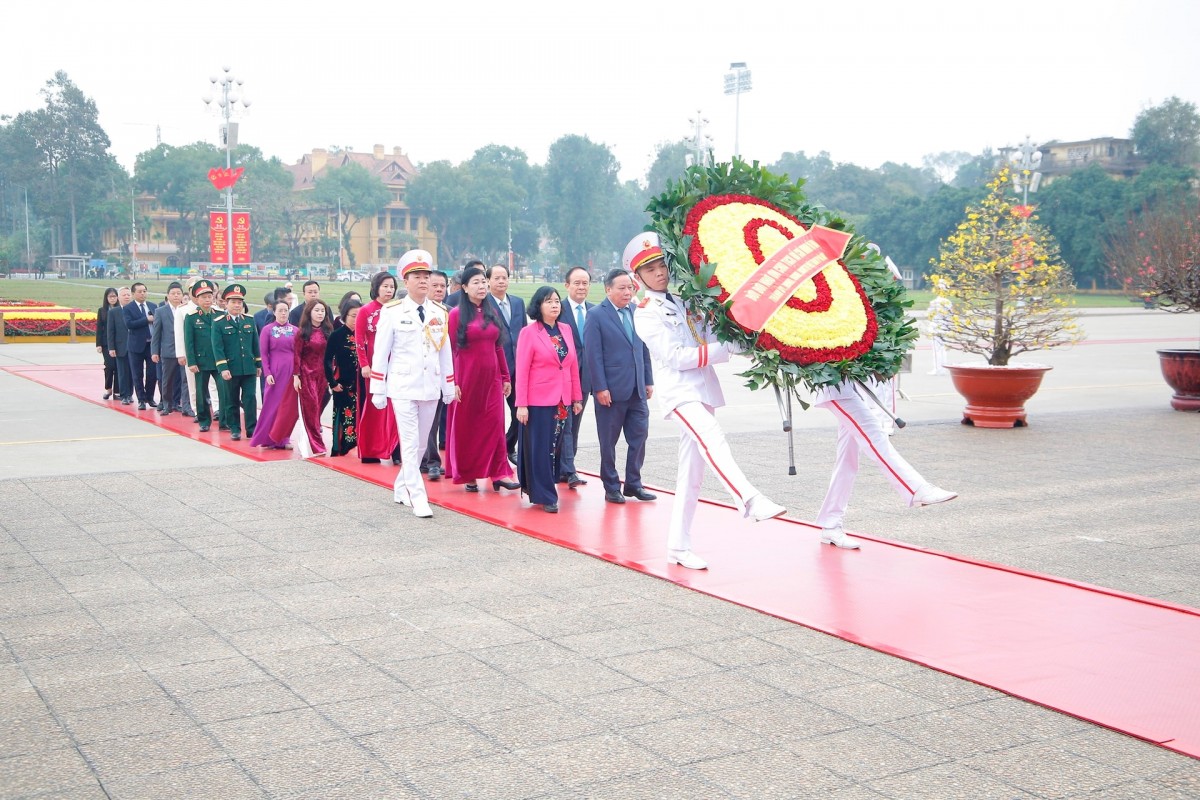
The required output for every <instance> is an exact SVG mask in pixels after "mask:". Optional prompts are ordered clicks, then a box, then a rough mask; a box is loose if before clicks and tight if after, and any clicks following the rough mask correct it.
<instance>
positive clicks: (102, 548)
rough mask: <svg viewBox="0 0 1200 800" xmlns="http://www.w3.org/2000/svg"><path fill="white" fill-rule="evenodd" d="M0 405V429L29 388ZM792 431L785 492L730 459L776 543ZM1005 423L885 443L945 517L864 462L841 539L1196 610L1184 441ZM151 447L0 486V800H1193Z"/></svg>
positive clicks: (986, 716) (380, 517)
mask: <svg viewBox="0 0 1200 800" xmlns="http://www.w3.org/2000/svg"><path fill="white" fill-rule="evenodd" d="M3 385H4V394H5V395H6V397H5V398H0V409H2V410H4V412H5V413H9V409H10V408H11V406H10V405H9V404H10V403H11V404H17V403H19V401H20V399H22V398H24V399H25V400H27V401H28V402H26V403H25V405H26V406H36V405H37V401H38V400H39V399H40V398H42V396H43V395H42V394H41V393H42V392H46V391H48V390H42V389H39V388H38V387H34V386H33V385H32V384H28V382H25V381H22V380H20V379H15V378H13V379H8V380H6V381H5V382H4V384H3ZM14 392H15V393H17V395H19V397H17V396H15V395H14ZM31 398H32V399H31ZM74 402H76V403H78V401H74ZM917 402H920V401H919V400H918V401H917ZM77 410H78V413H80V414H84V415H87V414H90V413H91V407H88V406H86V405H84V404H82V403H78V409H77ZM96 411H97V412H98V413H100V414H101V415H102V416H101V417H98V418H97V419H96V420H95V421H94V422H92V423H90V424H93V425H94V426H101V425H106V424H111V425H117V426H125V425H127V424H128V423H127V422H126V421H125V420H116V418H117V417H118V416H119V415H113V414H111V412H104V411H103V410H99V409H97V410H96ZM53 413H55V414H69V415H70V414H72V412H71V411H70V409H69V408H67V409H64V408H63V407H54V410H53ZM809 413H810V414H816V415H819V414H824V413H825V412H819V411H814V412H809ZM34 416H35V417H36V416H37V413H36V412H34ZM109 418H112V421H108V422H106V420H109ZM88 419H91V418H90V417H88ZM815 420H819V416H818V417H814V418H809V419H806V424H808V423H811V424H812V425H813V427H811V428H808V427H802V428H801V429H799V430H797V433H796V438H795V444H796V452H797V468H798V474H797V475H796V476H794V477H793V476H788V475H787V474H786V450H785V449H784V447H783V445H782V441H783V439H782V437H781V435H780V434H778V433H775V432H767V431H759V432H746V433H738V434H736V435H735V436H733V437H732V439H733V446H734V448H735V451H736V453H737V456H738V458H739V461H740V463H741V464H742V466H743V467H744V469H745V470H746V471H747V473H749V474H751V475H753V476H754V478H755V480H756V481H758V483H759V484H760V485H761V487H762V488H764V489H766V490H767V491H768V492H770V493H771V494H773V495H774V496H776V497H777V498H778V499H780V500H781V501H782V502H785V503H787V504H788V506H789V508H791V509H792V512H791V513H792V515H793V516H796V517H799V518H811V516H812V514H813V513H814V512H815V509H816V506H817V504H818V503H819V502H820V498H821V495H822V492H823V488H824V484H825V482H826V480H827V478H828V472H829V468H830V464H831V462H832V457H833V437H832V428H831V427H820V426H819V423H817V422H815ZM1033 422H1034V425H1033V427H1030V428H1028V429H1023V430H1018V431H977V430H973V429H969V428H965V427H963V426H960V425H958V424H957V422H954V421H951V420H948V419H945V418H943V419H941V420H930V421H918V422H914V423H913V424H911V425H910V426H909V428H907V429H906V430H905V431H903V432H901V433H899V434H897V438H896V439H895V442H896V444H897V446H898V447H899V448H900V449H901V451H902V452H903V453H904V454H905V456H906V457H907V458H908V459H909V460H910V461H912V462H913V463H914V464H915V465H916V466H917V467H918V469H920V470H922V471H923V472H925V473H926V475H927V477H929V478H931V479H933V480H935V481H936V482H938V483H940V484H942V485H944V486H947V487H949V488H953V489H956V490H958V491H960V492H962V493H963V496H962V498H960V499H959V500H956V501H955V502H953V503H950V504H948V505H945V506H939V507H934V508H929V509H923V510H920V511H915V510H909V509H905V508H903V506H902V505H901V504H900V503H899V502H898V500H897V498H896V497H895V495H894V494H892V492H891V490H890V489H889V488H888V487H887V485H886V484H885V483H884V482H883V480H882V479H881V478H880V477H878V476H877V475H876V474H874V473H873V472H872V471H871V470H869V469H864V471H863V473H862V476H861V478H860V483H859V486H858V488H857V491H856V494H855V498H854V504H853V507H852V510H851V516H850V519H849V525H850V526H851V527H853V528H860V529H863V530H868V531H875V532H880V533H884V532H886V535H887V536H889V537H890V538H894V539H899V540H903V541H907V542H911V543H914V544H918V545H921V546H925V547H931V548H935V549H940V550H947V551H952V552H956V553H962V554H964V555H968V556H972V557H976V558H982V559H987V560H991V561H997V562H1002V563H1006V564H1012V565H1015V566H1018V567H1022V568H1026V569H1032V570H1036V571H1041V572H1047V573H1052V574H1055V575H1061V576H1064V577H1068V578H1072V579H1076V580H1081V581H1086V582H1089V583H1095V584H1100V585H1104V586H1110V587H1113V588H1117V589H1122V590H1126V591H1131V592H1136V593H1139V594H1145V595H1149V596H1153V597H1159V598H1163V599H1166V600H1170V601H1173V602H1177V603H1184V604H1188V605H1193V606H1200V588H1198V586H1197V580H1196V575H1197V572H1198V571H1200V531H1197V527H1196V523H1195V519H1196V509H1197V508H1200V488H1198V487H1200V481H1198V480H1197V479H1198V478H1200V447H1197V444H1200V415H1186V414H1179V413H1175V412H1172V411H1170V410H1169V408H1167V407H1166V405H1165V399H1164V398H1163V397H1159V398H1158V401H1157V402H1155V403H1154V404H1153V405H1148V406H1131V407H1128V408H1106V409H1105V410H1103V412H1098V411H1097V410H1096V409H1094V408H1091V409H1084V410H1080V411H1064V410H1052V411H1046V412H1044V413H1040V414H1039V415H1038V416H1037V417H1036V418H1034V419H1033ZM2 425H3V420H0V426H2ZM21 427H22V431H23V432H22V433H21V435H20V436H19V437H18V436H17V433H16V432H15V431H13V430H4V438H5V439H6V441H16V440H17V439H18V438H20V439H21V440H24V439H29V438H32V437H31V436H30V434H29V433H28V430H25V429H26V428H28V427H29V426H28V425H27V424H26V423H22V426H21ZM31 429H36V430H39V431H41V432H42V433H45V431H46V430H48V429H49V428H48V427H47V426H45V425H41V426H40V427H39V426H36V425H35V426H33V428H31ZM96 431H97V432H102V433H109V431H108V430H107V429H105V430H100V428H98V427H97V428H96ZM128 433H129V432H128V431H126V430H125V429H124V427H120V428H119V430H116V432H115V433H113V435H117V436H122V435H127V434H128ZM155 441H156V442H158V443H159V444H158V445H157V446H160V447H164V448H167V449H169V450H170V453H169V456H168V455H164V456H163V458H162V460H161V461H156V460H153V459H139V458H131V457H130V456H129V454H130V453H139V452H141V450H140V448H141V447H143V445H144V442H143V441H139V440H131V441H129V442H125V443H124V444H121V442H120V441H118V442H117V443H116V444H115V445H114V446H121V447H123V448H124V449H122V450H120V451H119V452H120V453H121V454H124V457H125V458H126V459H127V460H126V462H125V463H124V464H123V465H121V466H120V467H116V466H114V467H110V468H109V471H105V472H94V471H92V472H88V471H81V474H74V475H45V476H42V477H24V478H21V477H17V478H12V479H9V480H0V509H2V511H0V643H2V648H0V717H2V719H3V724H0V798H34V797H36V798H85V799H89V800H90V799H91V798H192V797H194V798H206V799H208V798H221V799H222V800H223V799H224V798H231V799H232V798H243V797H245V798H263V797H266V798H439V799H440V798H454V797H470V798H504V799H505V800H508V799H510V798H511V799H515V798H564V799H574V798H689V799H690V798H729V797H737V798H754V799H757V798H808V797H814V798H818V797H819V798H822V800H851V799H858V798H957V797H961V798H1030V797H1033V798H1085V797H1087V798H1118V799H1120V798H1154V800H1160V799H1161V800H1177V799H1178V798H1200V762H1197V761H1195V760H1193V759H1189V758H1187V757H1184V756H1180V755H1177V754H1174V753H1171V752H1169V751H1166V750H1163V749H1160V748H1157V747H1154V746H1152V745H1149V744H1145V743H1143V742H1140V741H1137V740H1134V739H1131V738H1129V737H1126V736H1123V735H1120V734H1117V733H1113V732H1111V731H1107V730H1104V729H1101V728H1098V727H1096V726H1094V725H1090V724H1088V723H1084V722H1081V721H1078V720H1075V719H1072V718H1070V717H1067V716H1064V715H1061V714H1058V713H1056V712H1053V711H1050V710H1047V709H1043V708H1040V707H1038V706H1034V705H1031V704H1028V703H1025V702H1022V701H1019V700H1015V699H1012V698H1009V697H1007V696H1005V695H1002V694H1000V693H998V692H995V691H992V690H989V689H986V688H983V687H980V686H977V685H975V684H972V683H970V682H967V681H962V680H959V679H956V678H951V677H948V676H945V675H942V674H940V673H937V672H935V671H932V670H929V669H925V668H922V667H919V666H917V665H915V664H912V663H910V662H907V661H904V660H902V659H898V658H893V657H890V656H886V655H882V654H879V653H876V652H874V651H871V650H867V649H864V648H861V647H857V646H854V645H851V644H848V643H846V642H843V641H841V640H839V639H836V638H833V637H830V636H826V635H824V634H820V633H815V632H813V631H810V630H807V629H804V628H801V627H799V626H796V625H794V624H791V623H787V622H782V621H780V620H777V619H774V618H772V617H769V616H766V615H763V614H759V613H757V612H754V611H750V610H748V609H744V608H740V607H737V606H734V605H731V604H728V603H725V602H723V601H720V600H716V599H713V598H710V597H706V596H704V595H700V594H697V593H695V592H691V591H689V590H687V589H683V588H680V587H677V586H674V585H672V584H669V583H666V582H664V581H660V580H657V579H655V578H651V577H648V576H645V575H640V574H636V573H633V572H630V571H628V570H625V569H622V568H620V567H616V566H613V565H610V564H607V563H604V562H602V561H599V560H596V559H593V558H589V557H587V556H583V555H580V554H577V553H573V552H570V551H567V550H563V549H561V548H557V547H555V546H552V545H549V544H546V543H543V542H538V541H535V540H532V539H528V538H526V537H523V536H520V535H517V534H514V533H512V532H509V531H505V530H502V529H498V528H495V527H492V526H489V525H485V524H482V523H479V522H476V521H474V520H472V519H470V518H467V517H463V516H460V515H457V514H453V513H450V512H446V511H438V512H437V517H436V524H430V523H426V524H417V523H418V521H417V520H414V519H413V518H412V517H411V516H408V515H406V514H400V513H398V512H397V509H396V508H395V507H394V506H393V504H392V503H390V502H389V501H388V493H387V492H386V490H382V489H379V488H377V487H374V486H370V485H367V484H364V483H361V482H359V481H356V480H354V479H351V478H347V477H345V476H341V475H338V474H336V473H332V472H330V471H329V470H326V469H323V468H321V467H319V466H315V465H312V464H305V463H301V462H288V463H274V464H253V463H250V462H245V461H240V460H231V461H229V462H228V463H224V464H213V463H212V462H211V461H207V460H204V459H200V460H199V461H193V460H192V459H191V456H190V455H189V454H190V453H194V452H198V451H196V450H195V448H202V447H203V446H201V445H195V444H193V443H190V442H184V441H182V440H181V441H179V442H178V443H177V444H176V445H171V444H169V443H168V444H162V443H161V442H159V440H155ZM65 446H74V445H54V444H47V445H44V446H43V449H44V450H45V452H46V453H47V458H51V457H52V456H51V455H50V453H51V452H52V451H53V450H54V449H55V448H58V447H65ZM27 447H28V446H27V445H22V446H21V447H19V448H8V447H2V446H0V458H4V457H11V456H12V454H13V453H14V452H20V453H21V454H23V457H25V456H26V454H27V453H28V450H27V449H26V448H27ZM674 447H675V441H674V437H673V436H669V435H662V436H658V435H656V437H655V438H654V439H653V441H652V443H651V445H650V448H649V459H648V462H647V466H646V480H647V482H648V483H653V484H659V485H667V486H670V485H671V484H673V481H674ZM206 452H207V451H206ZM595 455H596V454H595V449H594V448H589V447H585V448H584V450H583V452H582V453H581V464H582V465H583V466H585V467H592V466H594V465H595ZM156 464H170V465H171V468H169V469H163V468H155V465H156ZM589 488H594V487H589ZM707 490H708V493H709V494H711V496H714V497H717V498H720V491H719V489H718V487H717V486H716V485H715V484H714V485H709V486H707ZM814 546H817V545H816V542H815V541H814ZM697 549H698V550H699V551H700V552H703V546H702V542H698V543H697ZM801 577H802V576H801ZM1047 613H1053V609H1048V610H1047Z"/></svg>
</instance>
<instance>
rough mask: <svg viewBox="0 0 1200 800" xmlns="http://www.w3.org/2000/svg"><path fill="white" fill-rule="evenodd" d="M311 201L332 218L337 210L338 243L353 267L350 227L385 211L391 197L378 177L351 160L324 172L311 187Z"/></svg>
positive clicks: (351, 229)
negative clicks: (328, 212) (341, 244)
mask: <svg viewBox="0 0 1200 800" xmlns="http://www.w3.org/2000/svg"><path fill="white" fill-rule="evenodd" d="M312 200H313V202H314V203H315V204H316V205H319V206H322V207H323V208H325V209H326V210H328V211H331V212H333V214H334V215H337V212H338V208H339V207H340V208H341V216H340V217H339V218H338V219H337V220H336V222H335V224H336V227H337V228H338V230H339V231H340V232H341V241H342V242H343V243H344V244H343V246H345V248H346V252H347V254H348V255H349V256H350V266H351V267H353V266H354V265H355V258H354V250H353V248H351V247H350V246H349V242H350V235H351V233H352V232H353V230H354V227H355V226H356V225H358V223H359V222H361V221H362V220H364V219H371V218H372V217H374V216H375V215H376V214H378V213H379V212H380V211H382V210H383V209H384V208H386V207H387V204H388V203H390V202H391V200H392V195H391V192H389V191H388V188H387V186H385V185H384V183H383V181H382V180H380V178H379V176H378V175H372V174H371V172H370V170H368V169H367V168H366V167H364V166H363V165H362V164H358V163H356V162H354V161H351V162H349V163H347V164H344V165H342V166H340V167H336V168H330V169H327V170H325V172H324V173H323V174H322V175H321V176H320V177H319V178H317V181H316V183H315V184H314V185H313V193H312Z"/></svg>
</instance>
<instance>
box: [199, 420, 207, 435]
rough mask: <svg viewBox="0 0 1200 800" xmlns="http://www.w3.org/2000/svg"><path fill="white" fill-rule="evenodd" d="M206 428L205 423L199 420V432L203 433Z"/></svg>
mask: <svg viewBox="0 0 1200 800" xmlns="http://www.w3.org/2000/svg"><path fill="white" fill-rule="evenodd" d="M207 430H208V426H207V425H205V424H204V423H203V422H201V423H200V432H201V433H204V432H205V431H207Z"/></svg>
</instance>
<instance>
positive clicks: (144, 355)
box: [121, 283, 158, 411]
mask: <svg viewBox="0 0 1200 800" xmlns="http://www.w3.org/2000/svg"><path fill="white" fill-rule="evenodd" d="M131 288H132V289H133V300H132V301H131V302H130V303H129V305H127V306H125V307H123V308H122V309H121V313H122V314H123V315H124V316H125V327H126V328H128V329H129V343H128V345H127V349H128V351H129V371H130V372H131V373H132V374H133V377H132V380H133V389H134V391H135V392H136V393H137V399H138V411H145V410H146V405H147V404H150V405H153V404H154V388H155V386H156V385H157V383H158V368H157V367H156V366H155V365H154V362H153V361H151V360H150V331H151V328H150V326H151V325H153V324H154V303H151V302H150V301H149V300H147V299H146V284H144V283H135V284H133V286H132V287H131Z"/></svg>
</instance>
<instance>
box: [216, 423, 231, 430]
mask: <svg viewBox="0 0 1200 800" xmlns="http://www.w3.org/2000/svg"><path fill="white" fill-rule="evenodd" d="M217 430H219V431H227V430H229V426H228V425H226V424H225V423H224V422H222V423H221V424H220V425H218V426H217Z"/></svg>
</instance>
